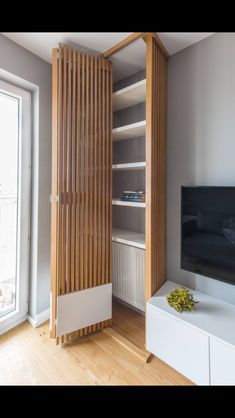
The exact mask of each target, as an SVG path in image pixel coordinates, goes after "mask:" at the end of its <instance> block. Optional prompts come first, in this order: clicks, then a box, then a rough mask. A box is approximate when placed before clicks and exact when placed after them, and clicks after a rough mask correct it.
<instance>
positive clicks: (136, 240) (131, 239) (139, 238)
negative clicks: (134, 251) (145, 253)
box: [112, 228, 145, 250]
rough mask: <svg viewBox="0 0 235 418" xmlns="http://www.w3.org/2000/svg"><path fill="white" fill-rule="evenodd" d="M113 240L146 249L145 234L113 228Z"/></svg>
mask: <svg viewBox="0 0 235 418" xmlns="http://www.w3.org/2000/svg"><path fill="white" fill-rule="evenodd" d="M112 240H113V241H115V242H120V243H121V244H126V245H130V246H132V247H136V248H142V249H143V250H145V237H144V234H140V233H137V232H132V231H125V230H123V229H116V228H113V236H112Z"/></svg>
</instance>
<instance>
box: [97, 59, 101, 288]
mask: <svg viewBox="0 0 235 418" xmlns="http://www.w3.org/2000/svg"><path fill="white" fill-rule="evenodd" d="M101 91H102V90H101V60H100V59H99V60H98V109H99V111H98V144H97V152H98V170H97V182H98V188H97V204H98V228H97V234H98V243H97V245H98V263H97V269H98V278H97V283H96V284H97V285H100V284H101V247H102V244H101Z"/></svg>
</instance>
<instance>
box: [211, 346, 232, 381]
mask: <svg viewBox="0 0 235 418" xmlns="http://www.w3.org/2000/svg"><path fill="white" fill-rule="evenodd" d="M210 364H211V385H235V349H234V348H232V347H229V346H228V345H226V344H223V343H222V342H220V341H217V340H215V339H213V338H210Z"/></svg>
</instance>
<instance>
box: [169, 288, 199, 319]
mask: <svg viewBox="0 0 235 418" xmlns="http://www.w3.org/2000/svg"><path fill="white" fill-rule="evenodd" d="M166 298H167V302H168V303H169V305H170V306H171V307H172V308H174V309H175V310H176V311H177V312H180V313H182V312H190V311H192V310H193V309H194V305H195V304H196V303H198V301H196V300H194V299H193V294H192V292H190V290H189V289H186V288H185V287H179V288H178V289H174V290H172V291H171V292H170V293H169V294H168V295H167V297H166Z"/></svg>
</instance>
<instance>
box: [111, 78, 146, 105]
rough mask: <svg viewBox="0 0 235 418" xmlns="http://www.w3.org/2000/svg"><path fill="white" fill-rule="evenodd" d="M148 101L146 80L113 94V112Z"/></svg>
mask: <svg viewBox="0 0 235 418" xmlns="http://www.w3.org/2000/svg"><path fill="white" fill-rule="evenodd" d="M145 100H146V79H144V80H141V81H138V82H137V83H134V84H131V85H130V86H127V87H124V88H123V89H121V90H117V91H115V92H114V93H113V111H114V112H116V111H117V110H122V109H126V108H127V107H130V106H135V105H137V104H138V103H142V102H144V101H145Z"/></svg>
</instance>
